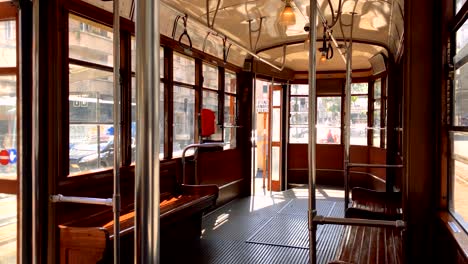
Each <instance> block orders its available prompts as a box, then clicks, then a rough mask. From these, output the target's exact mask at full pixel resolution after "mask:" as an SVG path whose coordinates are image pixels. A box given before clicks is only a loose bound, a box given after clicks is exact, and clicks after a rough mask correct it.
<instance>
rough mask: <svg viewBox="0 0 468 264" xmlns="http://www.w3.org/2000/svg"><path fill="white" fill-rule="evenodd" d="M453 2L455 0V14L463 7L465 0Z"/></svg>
mask: <svg viewBox="0 0 468 264" xmlns="http://www.w3.org/2000/svg"><path fill="white" fill-rule="evenodd" d="M455 2H456V4H455V5H456V7H455V8H456V10H455V14H456V13H458V11H460V9H461V8H462V7H463V4H465V2H466V0H455Z"/></svg>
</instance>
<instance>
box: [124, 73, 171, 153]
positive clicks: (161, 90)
mask: <svg viewBox="0 0 468 264" xmlns="http://www.w3.org/2000/svg"><path fill="white" fill-rule="evenodd" d="M136 120H137V119H136V78H135V77H132V125H131V135H132V162H135V158H136V133H137V125H136ZM163 158H164V83H162V82H161V83H160V84H159V159H163Z"/></svg>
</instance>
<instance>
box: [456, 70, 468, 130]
mask: <svg viewBox="0 0 468 264" xmlns="http://www.w3.org/2000/svg"><path fill="white" fill-rule="evenodd" d="M467 78H468V64H464V65H463V66H462V67H461V68H459V69H457V70H456V71H455V87H454V88H455V89H454V96H453V125H455V126H468V79H467Z"/></svg>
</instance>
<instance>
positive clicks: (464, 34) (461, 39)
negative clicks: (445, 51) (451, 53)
mask: <svg viewBox="0 0 468 264" xmlns="http://www.w3.org/2000/svg"><path fill="white" fill-rule="evenodd" d="M455 43H456V48H455V53H456V54H457V56H456V58H455V61H457V59H458V58H459V57H464V56H466V55H468V49H467V47H466V44H467V43H468V20H467V21H465V22H464V23H463V25H462V26H461V27H460V28H459V29H458V30H457V33H456V42H455Z"/></svg>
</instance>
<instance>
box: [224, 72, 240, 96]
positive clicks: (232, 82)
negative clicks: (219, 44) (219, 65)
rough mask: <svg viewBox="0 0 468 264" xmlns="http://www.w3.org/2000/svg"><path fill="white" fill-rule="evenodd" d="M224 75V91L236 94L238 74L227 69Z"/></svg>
mask: <svg viewBox="0 0 468 264" xmlns="http://www.w3.org/2000/svg"><path fill="white" fill-rule="evenodd" d="M224 75H225V77H224V91H225V92H226V93H230V94H236V87H237V86H236V74H235V73H233V72H230V71H227V70H226V72H225V74H224Z"/></svg>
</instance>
